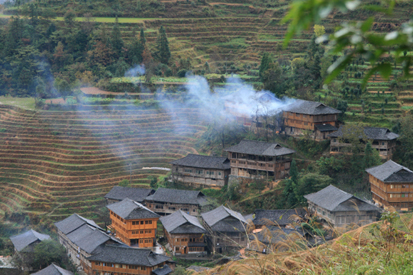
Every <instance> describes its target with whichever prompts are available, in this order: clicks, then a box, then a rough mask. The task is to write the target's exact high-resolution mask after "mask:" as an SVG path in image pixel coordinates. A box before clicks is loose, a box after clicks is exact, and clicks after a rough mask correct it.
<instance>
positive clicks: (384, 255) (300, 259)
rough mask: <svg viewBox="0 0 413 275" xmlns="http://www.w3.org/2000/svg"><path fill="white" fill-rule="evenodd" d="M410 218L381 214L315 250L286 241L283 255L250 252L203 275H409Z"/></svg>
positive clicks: (412, 221)
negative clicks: (374, 219) (370, 222)
mask: <svg viewBox="0 0 413 275" xmlns="http://www.w3.org/2000/svg"><path fill="white" fill-rule="evenodd" d="M412 229H413V219H412V215H411V214H406V215H402V216H398V215H397V214H395V213H390V214H384V219H383V220H382V221H379V222H376V223H372V224H368V225H365V226H361V227H358V228H355V229H353V230H351V231H348V232H346V233H344V234H342V233H341V232H340V230H344V229H339V230H335V233H336V234H341V235H340V236H339V237H338V238H335V239H334V240H332V241H329V242H327V243H325V244H323V245H320V246H318V247H315V248H306V249H299V246H298V245H297V240H296V239H287V240H286V241H285V242H284V245H285V246H284V247H289V249H288V250H287V251H284V252H275V253H271V254H269V255H263V254H261V253H255V252H251V253H249V254H247V257H246V258H245V259H243V260H239V261H233V262H230V263H228V264H226V265H223V266H220V267H217V268H215V269H212V270H209V271H208V272H206V273H205V274H230V275H232V274H234V275H235V274H249V275H251V274H412V271H413V264H412V261H411V260H412V259H413V246H412V239H413V234H412V233H413V231H412Z"/></svg>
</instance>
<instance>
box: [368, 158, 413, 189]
mask: <svg viewBox="0 0 413 275" xmlns="http://www.w3.org/2000/svg"><path fill="white" fill-rule="evenodd" d="M366 172H367V173H369V174H370V175H372V176H373V177H375V178H377V179H379V180H381V181H383V182H388V183H391V182H413V172H412V171H411V170H410V169H408V168H407V167H404V166H402V165H400V164H398V163H396V162H394V161H392V160H388V161H387V162H385V163H383V164H382V165H379V166H375V167H371V168H368V169H366Z"/></svg>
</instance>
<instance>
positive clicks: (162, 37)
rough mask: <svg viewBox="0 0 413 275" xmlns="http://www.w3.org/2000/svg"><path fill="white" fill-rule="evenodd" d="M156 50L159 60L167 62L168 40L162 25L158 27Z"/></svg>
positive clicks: (169, 56)
mask: <svg viewBox="0 0 413 275" xmlns="http://www.w3.org/2000/svg"><path fill="white" fill-rule="evenodd" d="M156 50H157V52H156V55H157V57H158V59H159V61H160V62H162V63H163V64H168V62H169V59H170V58H171V51H170V50H169V42H168V38H167V36H166V31H165V28H164V27H163V26H161V27H160V28H159V34H158V38H157V40H156Z"/></svg>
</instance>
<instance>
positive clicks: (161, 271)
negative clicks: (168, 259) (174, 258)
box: [152, 265, 173, 275]
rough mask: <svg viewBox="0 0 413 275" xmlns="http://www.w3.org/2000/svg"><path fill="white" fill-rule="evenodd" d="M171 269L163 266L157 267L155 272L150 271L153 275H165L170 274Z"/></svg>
mask: <svg viewBox="0 0 413 275" xmlns="http://www.w3.org/2000/svg"><path fill="white" fill-rule="evenodd" d="M172 272H173V271H172V269H171V268H170V267H169V265H164V266H163V267H159V268H157V269H155V270H153V271H152V273H153V274H155V275H167V274H170V273H172Z"/></svg>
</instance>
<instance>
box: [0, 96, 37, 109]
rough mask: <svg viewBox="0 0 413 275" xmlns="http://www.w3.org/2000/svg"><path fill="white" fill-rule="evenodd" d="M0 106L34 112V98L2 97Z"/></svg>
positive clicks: (0, 97)
mask: <svg viewBox="0 0 413 275" xmlns="http://www.w3.org/2000/svg"><path fill="white" fill-rule="evenodd" d="M0 104H5V105H12V106H16V107H19V108H22V109H26V110H34V109H35V103H34V98H31V97H9V96H7V97H6V96H0Z"/></svg>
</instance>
